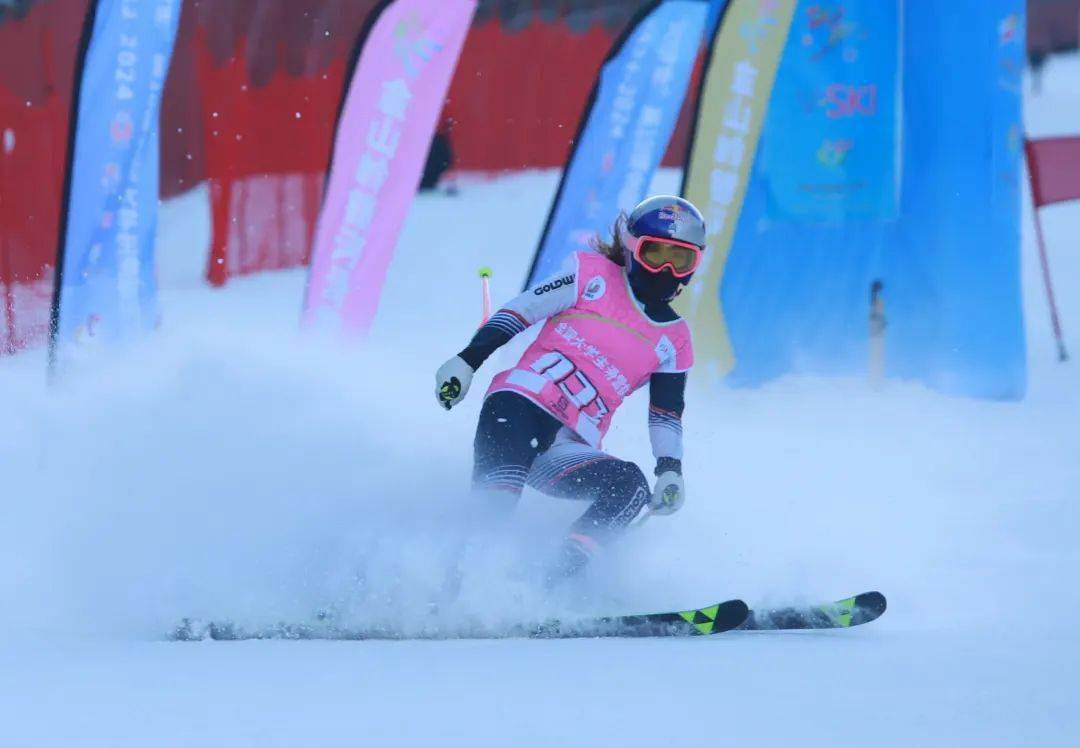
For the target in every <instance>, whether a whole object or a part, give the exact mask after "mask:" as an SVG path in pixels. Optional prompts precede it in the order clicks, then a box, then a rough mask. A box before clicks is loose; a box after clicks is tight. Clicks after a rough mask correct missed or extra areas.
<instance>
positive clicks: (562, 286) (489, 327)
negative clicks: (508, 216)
mask: <svg viewBox="0 0 1080 748" xmlns="http://www.w3.org/2000/svg"><path fill="white" fill-rule="evenodd" d="M575 301H577V272H576V271H574V272H569V273H561V274H559V275H556V276H553V277H551V278H548V279H546V280H543V281H541V282H540V283H537V284H536V285H535V286H533V287H532V288H530V289H528V290H527V291H525V292H524V293H522V294H520V295H518V296H516V297H515V298H513V299H511V300H510V301H508V302H506V303H505V304H503V305H502V307H500V308H499V311H497V312H495V314H493V315H491V319H489V320H488V321H487V322H486V323H485V324H484V325H483V326H482V327H481V328H480V329H479V330H477V331H476V334H475V335H473V338H472V340H471V341H469V345H467V346H466V347H465V350H463V351H462V352H461V353H459V354H458V355H459V356H460V357H461V358H462V360H464V361H465V363H467V364H468V365H469V366H470V367H472V369H473V371H476V370H477V369H479V368H480V365H481V364H483V363H484V361H486V360H487V358H488V356H490V355H491V354H492V353H494V352H495V351H496V350H497V349H498V348H499V347H501V346H503V345H505V344H506V343H508V342H509V341H510V339H511V338H513V337H514V336H515V335H517V334H518V333H520V332H523V331H524V330H525V329H526V328H528V327H529V326H530V325H532V324H534V323H536V322H540V321H541V320H545V319H547V318H548V317H554V316H555V315H556V314H558V313H559V312H563V311H566V310H567V309H569V308H570V307H572V306H573V305H574V302H575Z"/></svg>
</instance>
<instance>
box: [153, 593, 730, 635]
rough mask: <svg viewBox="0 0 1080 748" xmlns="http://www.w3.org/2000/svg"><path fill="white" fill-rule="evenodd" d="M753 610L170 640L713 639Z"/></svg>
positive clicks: (218, 625)
mask: <svg viewBox="0 0 1080 748" xmlns="http://www.w3.org/2000/svg"><path fill="white" fill-rule="evenodd" d="M748 613H749V609H748V608H747V607H746V603H744V602H743V601H742V600H728V601H726V602H722V603H717V604H716V605H710V606H708V607H705V608H697V609H694V610H682V611H676V612H670V613H646V614H644V615H628V616H613V617H598V618H585V619H575V620H568V621H564V620H558V619H550V620H547V621H544V622H541V623H533V624H513V625H511V626H508V627H503V628H483V627H477V628H471V629H466V630H461V629H439V628H434V627H432V628H426V629H420V630H418V631H410V632H403V631H400V630H395V629H394V628H391V627H372V628H364V629H360V628H351V627H349V626H341V625H337V624H334V623H327V622H325V621H318V622H313V623H302V624H293V623H278V624H275V625H272V626H267V627H263V628H246V627H243V626H240V625H238V624H235V623H233V622H230V621H200V620H198V619H190V618H185V619H184V620H183V621H181V623H180V625H179V626H177V627H176V628H175V629H174V630H173V631H172V632H171V634H170V636H169V638H170V639H171V640H173V641H204V640H207V639H211V640H216V641H242V640H249V639H289V640H314V639H332V640H369V639H382V640H411V639H428V640H440V639H592V638H622V637H679V636H709V635H711V634H719V633H722V632H724V631H731V630H732V629H734V628H736V627H737V626H738V625H739V624H741V623H743V621H745V620H746V616H747V614H748Z"/></svg>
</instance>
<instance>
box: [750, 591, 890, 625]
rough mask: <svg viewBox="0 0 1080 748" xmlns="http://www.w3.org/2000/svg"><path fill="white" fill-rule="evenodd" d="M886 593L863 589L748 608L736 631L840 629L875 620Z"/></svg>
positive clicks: (879, 613)
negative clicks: (821, 599) (812, 601)
mask: <svg viewBox="0 0 1080 748" xmlns="http://www.w3.org/2000/svg"><path fill="white" fill-rule="evenodd" d="M886 605H887V603H886V601H885V596H884V595H882V594H881V593H880V592H864V593H862V594H861V595H855V597H849V598H846V599H844V600H837V601H836V602H834V603H826V604H824V605H807V606H802V607H798V606H796V607H790V608H774V609H772V610H751V611H750V614H749V615H748V616H747V617H746V620H745V621H743V623H742V624H740V625H739V626H737V627H736V629H737V630H739V631H783V630H797V629H840V628H845V629H846V628H851V627H852V626H861V625H863V624H864V623H870V622H871V621H876V620H877V619H878V618H880V617H881V614H882V613H884V612H885V608H886Z"/></svg>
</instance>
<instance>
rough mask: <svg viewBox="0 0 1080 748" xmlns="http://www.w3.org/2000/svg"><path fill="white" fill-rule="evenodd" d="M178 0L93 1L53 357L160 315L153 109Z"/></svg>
mask: <svg viewBox="0 0 1080 748" xmlns="http://www.w3.org/2000/svg"><path fill="white" fill-rule="evenodd" d="M180 10H181V0H153V1H152V2H148V1H147V0H99V2H98V3H97V9H96V15H95V17H94V25H93V30H92V36H91V37H90V43H89V46H88V48H87V51H86V57H85V62H84V65H83V75H82V81H81V83H79V84H77V85H79V86H80V89H79V94H78V95H79V107H78V114H77V123H76V126H75V130H74V133H73V135H72V137H74V138H75V148H74V153H73V156H72V161H71V163H70V164H69V166H68V168H69V169H70V177H69V179H70V188H69V193H68V201H67V207H66V210H67V217H66V220H67V230H66V232H65V235H64V239H63V250H62V253H61V255H60V258H59V260H58V262H59V264H60V268H61V272H60V274H59V275H58V279H57V282H58V283H59V284H60V285H59V288H58V293H57V294H56V303H55V309H54V311H53V314H54V320H53V330H52V349H51V350H52V357H51V361H52V362H53V363H54V364H56V363H58V362H59V363H62V362H63V360H64V359H65V358H66V357H67V356H68V355H69V354H70V355H71V356H78V357H82V356H84V355H85V354H86V353H88V352H89V350H91V349H93V348H97V347H100V346H101V345H103V344H107V343H112V342H117V341H122V340H127V339H132V338H134V337H135V336H137V335H138V334H139V333H141V332H144V331H147V330H150V329H153V328H154V327H155V326H156V324H157V322H158V304H157V282H156V278H155V272H156V271H155V267H154V235H155V231H156V228H157V206H158V160H159V159H158V116H159V112H160V109H161V94H162V90H163V88H164V85H165V76H166V74H167V72H168V70H169V61H170V58H171V56H172V49H173V43H174V41H175V38H176V29H177V24H178V22H179V18H180Z"/></svg>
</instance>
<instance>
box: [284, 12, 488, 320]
mask: <svg viewBox="0 0 1080 748" xmlns="http://www.w3.org/2000/svg"><path fill="white" fill-rule="evenodd" d="M475 10H476V0H396V2H394V3H391V4H390V5H388V6H387V7H386V8H385V9H384V10H383V11H382V13H381V14H380V15H379V18H378V19H377V20H376V22H375V24H374V26H373V27H372V28H371V32H370V34H369V35H368V37H367V39H366V40H365V41H364V42H363V48H362V50H361V52H360V58H359V60H358V62H357V65H356V72H355V73H354V74H353V77H352V82H351V83H350V85H349V92H348V96H347V98H346V101H345V107H344V109H343V110H342V114H341V120H340V122H339V123H338V131H337V135H336V140H335V144H334V162H333V164H332V166H331V170H330V179H329V186H328V189H327V194H326V201H325V202H324V204H323V209H322V213H321V215H320V216H319V222H318V227H317V229H316V234H315V244H314V248H313V251H312V259H311V270H310V274H309V276H308V287H307V295H306V298H305V301H304V310H303V315H302V324H303V326H304V327H306V328H316V329H318V330H320V331H328V332H341V333H344V334H346V335H349V336H363V335H365V334H366V333H367V331H368V330H369V329H370V327H371V324H372V321H373V319H374V316H375V312H376V309H377V308H378V304H379V297H380V295H381V293H382V287H383V283H384V281H385V280H386V273H387V270H388V268H389V266H390V261H391V259H392V257H393V254H394V249H395V246H396V244H397V240H398V235H399V233H400V232H401V228H402V225H403V224H404V222H405V218H406V216H407V215H408V212H409V207H410V206H411V205H412V200H413V197H414V196H415V194H416V189H417V186H418V185H419V183H420V177H421V174H422V171H423V168H424V161H425V159H426V157H427V153H428V148H429V146H430V144H431V138H432V136H433V134H434V132H435V125H436V123H437V119H438V116H439V112H440V111H441V109H442V106H443V100H444V98H445V97H446V91H447V88H448V87H449V85H450V79H451V77H452V76H453V72H454V68H455V66H456V65H457V59H458V55H459V54H460V52H461V47H462V45H463V44H464V41H465V35H466V33H467V32H468V29H469V25H470V23H471V21H472V17H473V13H474V12H475Z"/></svg>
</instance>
